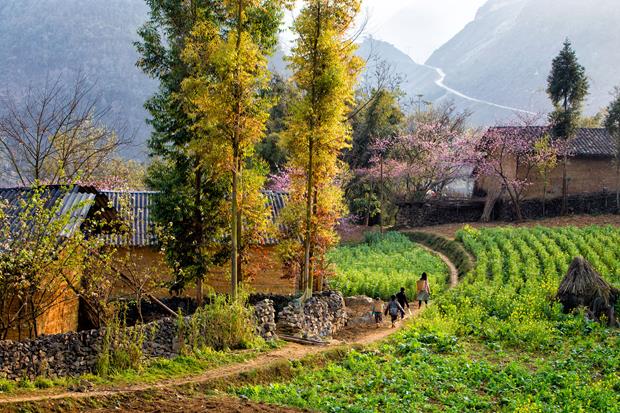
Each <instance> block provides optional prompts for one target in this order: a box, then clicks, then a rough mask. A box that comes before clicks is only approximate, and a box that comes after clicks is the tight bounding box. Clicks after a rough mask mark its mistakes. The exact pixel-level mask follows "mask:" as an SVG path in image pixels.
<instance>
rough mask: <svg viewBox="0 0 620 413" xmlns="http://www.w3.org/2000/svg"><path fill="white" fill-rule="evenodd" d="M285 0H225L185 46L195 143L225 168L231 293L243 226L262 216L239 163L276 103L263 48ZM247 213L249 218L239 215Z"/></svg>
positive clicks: (270, 43)
mask: <svg viewBox="0 0 620 413" xmlns="http://www.w3.org/2000/svg"><path fill="white" fill-rule="evenodd" d="M284 3H285V2H284V1H282V0H225V1H222V4H221V7H222V16H223V17H222V19H221V20H220V21H219V22H218V23H215V22H214V21H213V20H208V19H198V21H197V23H196V24H195V25H194V27H193V30H192V33H191V35H190V37H189V39H188V41H187V42H186V45H185V49H184V51H183V60H184V61H185V62H186V63H187V64H188V66H189V67H190V70H191V75H190V77H188V78H187V79H185V80H184V81H183V84H182V92H181V93H182V94H183V98H184V101H185V102H186V110H187V112H188V114H189V116H190V117H191V118H192V119H194V120H195V121H196V122H195V132H196V133H197V134H198V135H200V139H198V140H196V145H197V146H198V147H197V148H195V150H197V151H199V152H202V153H203V154H204V156H203V158H202V159H204V162H209V163H210V164H211V165H215V166H216V168H215V170H216V171H218V170H219V171H222V172H223V173H227V174H229V175H230V179H231V186H232V195H231V202H230V207H231V208H230V218H231V219H230V222H231V227H230V228H231V229H230V231H231V232H230V234H231V295H232V297H233V298H234V297H235V296H236V292H237V285H238V282H239V281H240V278H239V277H238V274H239V270H240V260H239V250H240V242H241V239H242V228H247V227H248V226H249V225H250V224H251V221H252V222H253V223H255V224H256V225H254V227H260V226H262V224H260V222H261V221H264V220H266V219H267V210H266V202H265V200H264V199H263V198H262V197H261V196H260V195H258V194H259V191H260V189H261V186H262V183H263V181H262V180H261V179H259V178H258V177H257V176H256V174H255V173H252V174H250V175H251V176H249V177H248V180H247V182H246V181H244V167H245V166H246V165H247V164H248V162H249V159H250V158H251V157H252V155H253V151H254V147H255V146H256V144H257V143H258V142H260V140H261V139H262V137H263V135H264V129H265V123H266V122H267V119H268V117H269V109H270V108H271V106H272V105H273V102H272V101H271V99H269V98H268V97H267V94H266V93H264V91H265V89H266V88H267V86H268V82H269V71H268V69H267V55H268V54H269V53H270V52H271V51H272V50H273V48H274V46H275V44H276V40H277V39H276V35H277V30H278V27H279V24H280V21H281V18H282V14H283V13H282V10H283V6H284ZM244 216H245V217H248V218H250V219H249V220H244Z"/></svg>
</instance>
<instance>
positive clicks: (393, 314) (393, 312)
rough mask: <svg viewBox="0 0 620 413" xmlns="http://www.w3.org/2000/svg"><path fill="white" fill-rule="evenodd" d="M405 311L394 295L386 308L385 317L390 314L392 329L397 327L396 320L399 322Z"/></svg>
mask: <svg viewBox="0 0 620 413" xmlns="http://www.w3.org/2000/svg"><path fill="white" fill-rule="evenodd" d="M404 312H405V310H404V309H403V307H402V306H401V305H400V303H399V302H398V300H396V296H395V295H393V296H392V297H390V302H389V303H388V304H387V305H386V306H385V315H388V313H389V314H390V318H391V319H392V328H394V327H395V326H396V320H398V314H399V313H404Z"/></svg>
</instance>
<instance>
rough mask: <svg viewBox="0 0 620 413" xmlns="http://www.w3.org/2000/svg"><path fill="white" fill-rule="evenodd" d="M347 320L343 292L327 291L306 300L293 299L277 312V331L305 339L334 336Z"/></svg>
mask: <svg viewBox="0 0 620 413" xmlns="http://www.w3.org/2000/svg"><path fill="white" fill-rule="evenodd" d="M346 322H347V313H346V309H345V302H344V298H343V297H342V294H340V293H339V292H335V291H326V292H322V293H316V294H314V295H313V296H312V297H311V298H310V299H308V300H307V301H306V302H305V303H303V304H302V303H301V301H300V300H294V301H292V302H291V303H289V305H287V306H286V307H285V308H284V310H282V312H281V313H280V314H278V322H277V331H278V334H282V335H286V336H292V337H299V338H305V339H317V340H320V339H323V338H328V337H331V336H333V335H334V334H335V333H337V332H338V331H339V330H341V329H342V328H343V327H344V326H345V324H346Z"/></svg>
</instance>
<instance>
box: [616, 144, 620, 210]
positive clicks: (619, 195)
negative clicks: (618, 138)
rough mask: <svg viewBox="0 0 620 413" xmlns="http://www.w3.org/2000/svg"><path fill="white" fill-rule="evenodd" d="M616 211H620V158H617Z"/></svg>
mask: <svg viewBox="0 0 620 413" xmlns="http://www.w3.org/2000/svg"><path fill="white" fill-rule="evenodd" d="M619 144H620V143H619ZM616 213H620V159H616Z"/></svg>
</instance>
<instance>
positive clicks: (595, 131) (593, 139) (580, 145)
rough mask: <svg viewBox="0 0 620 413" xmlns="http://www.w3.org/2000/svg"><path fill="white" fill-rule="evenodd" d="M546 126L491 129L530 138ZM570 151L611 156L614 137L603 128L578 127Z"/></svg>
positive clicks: (542, 131)
mask: <svg viewBox="0 0 620 413" xmlns="http://www.w3.org/2000/svg"><path fill="white" fill-rule="evenodd" d="M546 130H548V128H546V127H543V126H524V127H512V126H506V127H493V128H490V129H489V132H492V131H500V132H501V131H509V132H510V133H515V131H519V133H522V134H524V135H526V136H529V137H530V138H532V139H534V138H538V137H540V136H542V135H543V133H545V131H546ZM570 153H571V156H573V157H584V158H613V157H614V156H615V154H616V142H615V139H614V138H613V137H612V136H611V135H610V134H609V132H608V131H607V129H604V128H579V129H577V130H576V133H575V137H574V138H573V139H572V140H571V143H570Z"/></svg>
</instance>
